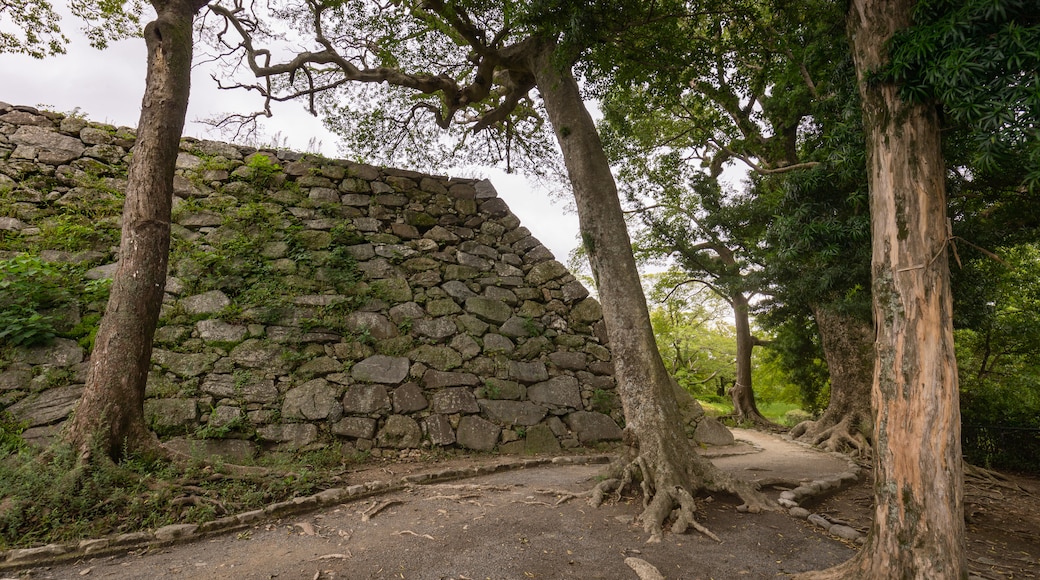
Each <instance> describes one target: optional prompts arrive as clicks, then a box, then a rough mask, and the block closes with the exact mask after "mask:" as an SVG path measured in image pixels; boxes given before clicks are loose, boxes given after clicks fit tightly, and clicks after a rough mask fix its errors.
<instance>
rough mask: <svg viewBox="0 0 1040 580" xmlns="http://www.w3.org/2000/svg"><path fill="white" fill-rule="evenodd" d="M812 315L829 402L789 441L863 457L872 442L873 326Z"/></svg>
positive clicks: (818, 312)
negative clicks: (824, 364) (824, 361)
mask: <svg viewBox="0 0 1040 580" xmlns="http://www.w3.org/2000/svg"><path fill="white" fill-rule="evenodd" d="M812 310H813V317H814V318H815V319H816V328H817V329H819V332H820V338H821V339H822V340H821V342H822V344H823V354H824V357H825V358H826V359H827V370H828V372H829V373H830V379H831V397H830V401H829V402H828V404H827V410H826V411H824V413H823V416H821V417H820V418H819V419H817V420H816V421H805V422H803V423H799V424H798V425H796V426H795V427H794V428H793V429H792V430H791V437H793V438H795V439H798V440H800V441H804V442H806V443H810V444H812V445H815V446H817V447H820V448H822V449H825V450H827V451H852V452H853V453H854V454H856V455H860V454H865V453H867V451H868V450H869V449H870V441H871V440H872V439H873V437H872V436H871V433H872V421H873V419H872V415H871V413H870V387H871V384H872V379H873V374H874V325H873V324H871V323H870V322H867V321H866V320H862V319H861V318H859V317H856V316H853V315H851V314H846V313H843V312H838V311H836V310H834V309H831V308H826V307H821V306H813V309H812Z"/></svg>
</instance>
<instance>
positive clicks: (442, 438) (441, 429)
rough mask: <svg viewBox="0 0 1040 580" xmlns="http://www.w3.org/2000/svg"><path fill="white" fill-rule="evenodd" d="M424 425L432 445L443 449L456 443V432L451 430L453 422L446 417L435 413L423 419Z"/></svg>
mask: <svg viewBox="0 0 1040 580" xmlns="http://www.w3.org/2000/svg"><path fill="white" fill-rule="evenodd" d="M423 424H424V425H425V426H426V435H427V436H428V437H429V438H430V443H432V444H434V445H440V446H442V447H443V446H445V445H452V444H454V443H455V430H454V429H452V428H451V421H450V420H449V419H448V417H447V416H446V415H440V414H437V413H434V414H433V415H430V416H429V417H426V418H425V419H423Z"/></svg>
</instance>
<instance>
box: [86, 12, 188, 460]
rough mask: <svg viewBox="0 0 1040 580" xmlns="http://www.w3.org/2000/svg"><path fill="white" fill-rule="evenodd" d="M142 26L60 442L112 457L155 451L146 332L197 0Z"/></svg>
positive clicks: (160, 282) (159, 268)
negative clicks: (100, 280) (110, 229)
mask: <svg viewBox="0 0 1040 580" xmlns="http://www.w3.org/2000/svg"><path fill="white" fill-rule="evenodd" d="M153 5H154V7H155V9H156V12H157V13H158V16H157V17H156V19H155V21H154V22H151V23H149V24H148V26H147V27H146V28H145V32H144V37H145V43H146V44H147V47H148V75H147V79H146V82H145V92H144V98H143V99H142V103H141V118H140V122H139V125H138V127H137V143H136V144H135V145H134V148H133V158H132V160H131V161H130V169H129V175H128V182H127V191H126V201H125V204H124V206H123V231H122V240H121V242H120V246H119V268H118V270H117V271H116V273H115V277H114V278H113V281H112V290H111V295H110V297H109V300H108V306H107V309H106V310H105V316H104V318H103V319H102V321H101V327H100V328H99V329H98V334H97V339H96V341H95V346H94V351H93V353H92V354H91V363H90V371H89V374H88V376H87V386H86V390H85V391H84V393H83V399H82V400H81V401H80V403H79V406H78V407H77V409H76V413H75V415H74V417H73V419H72V420H71V422H70V424H69V426H68V430H67V432H66V439H67V441H68V442H69V443H71V444H72V445H73V446H75V448H77V449H79V450H80V452H81V453H83V454H90V453H92V452H94V451H95V450H96V452H98V453H102V454H105V455H107V456H108V457H110V458H113V459H118V458H119V457H121V456H122V454H124V453H126V452H136V451H156V450H158V441H157V440H156V438H155V436H154V435H153V434H152V433H151V432H150V431H149V430H148V426H147V425H146V424H145V422H144V392H145V383H146V382H147V378H148V370H149V368H150V366H151V354H152V337H153V335H154V333H155V326H156V324H157V322H158V319H159V308H160V306H161V305H162V298H163V290H164V288H165V287H166V266H167V262H168V260H169V248H170V210H171V205H172V201H173V173H174V167H175V163H176V160H177V152H178V150H179V148H180V137H181V131H182V130H183V128H184V116H185V114H186V112H187V108H188V92H189V80H190V74H191V55H192V19H193V17H194V15H195V13H196V12H198V10H199V9H201V7H202V6H204V5H205V3H204V2H200V1H199V0H169V1H161V0H156V1H155V2H153Z"/></svg>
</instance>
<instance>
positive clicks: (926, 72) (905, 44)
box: [882, 0, 1040, 190]
mask: <svg viewBox="0 0 1040 580" xmlns="http://www.w3.org/2000/svg"><path fill="white" fill-rule="evenodd" d="M1038 47H1040V11H1038V10H1037V6H1036V2H1035V1H1033V0H924V1H920V2H917V3H916V4H915V7H914V25H913V26H912V27H910V28H908V29H906V30H904V31H902V33H900V34H899V35H898V36H897V37H896V38H894V39H893V42H892V49H891V59H892V61H891V66H890V68H889V69H888V70H887V71H882V73H883V75H882V76H883V77H884V78H888V79H891V80H894V81H896V82H898V83H899V84H900V86H901V88H902V92H903V95H904V97H906V98H908V99H911V100H915V101H919V102H923V101H932V100H935V101H937V102H939V103H941V104H942V107H943V109H942V110H943V113H944V115H945V118H946V120H947V121H948V123H950V124H952V125H954V126H955V127H958V128H959V129H961V130H963V131H965V132H966V134H967V135H968V138H969V139H970V141H971V143H972V148H973V150H974V154H973V156H972V159H971V162H970V163H971V165H972V167H974V168H975V171H976V172H983V173H1001V172H1004V173H1007V172H1009V171H1010V172H1014V173H1019V174H1024V181H1025V183H1027V184H1028V186H1029V187H1030V188H1031V189H1033V190H1035V189H1036V188H1037V187H1038V186H1040V130H1038V128H1037V125H1038V122H1040V90H1038V89H1040V74H1038V73H1037V71H1038V70H1040V48H1038Z"/></svg>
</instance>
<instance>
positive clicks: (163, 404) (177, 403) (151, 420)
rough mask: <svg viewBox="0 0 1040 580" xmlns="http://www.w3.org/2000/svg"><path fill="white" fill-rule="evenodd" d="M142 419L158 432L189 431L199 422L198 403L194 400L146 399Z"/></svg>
mask: <svg viewBox="0 0 1040 580" xmlns="http://www.w3.org/2000/svg"><path fill="white" fill-rule="evenodd" d="M144 419H145V421H147V422H148V424H149V425H151V426H152V428H153V429H155V430H156V431H160V432H162V431H169V430H181V429H189V428H191V427H194V426H195V425H196V423H197V422H198V420H199V408H198V403H196V402H195V399H148V400H146V401H145V402H144Z"/></svg>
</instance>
